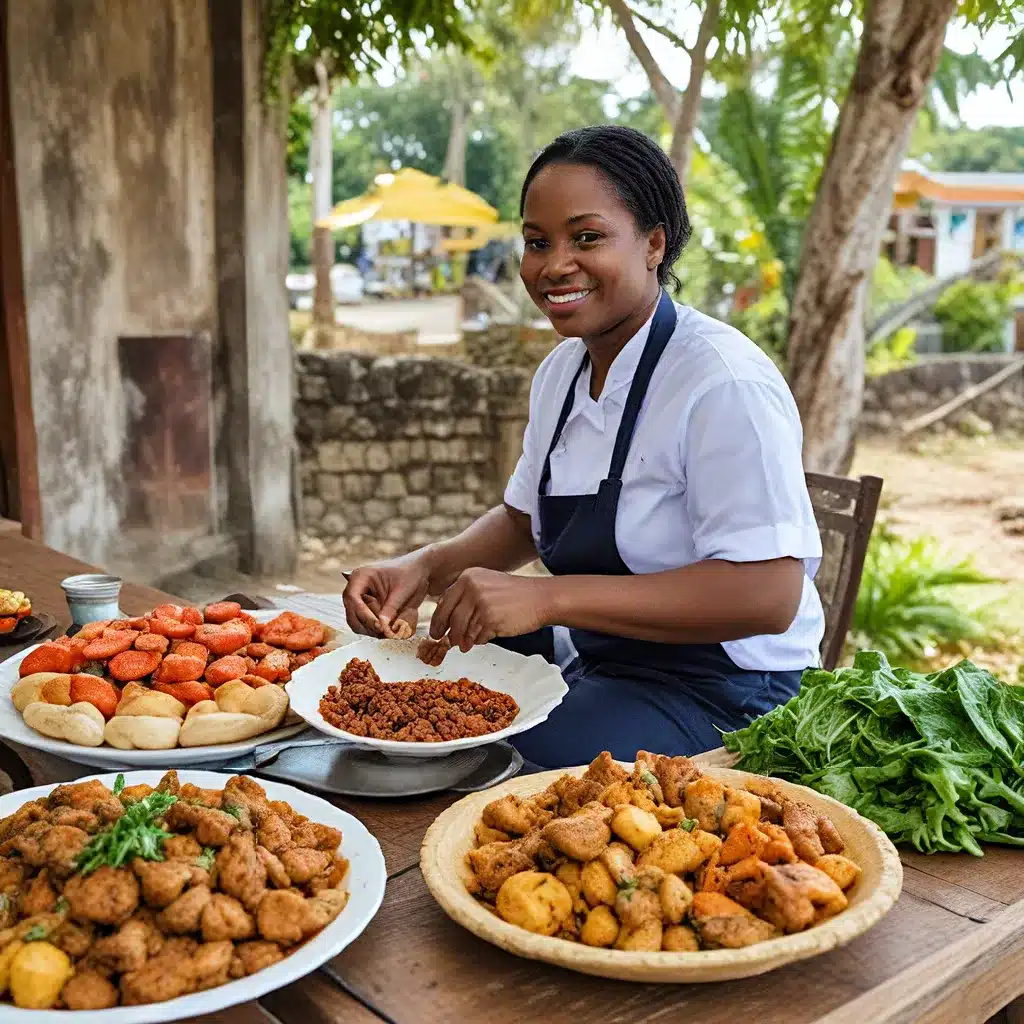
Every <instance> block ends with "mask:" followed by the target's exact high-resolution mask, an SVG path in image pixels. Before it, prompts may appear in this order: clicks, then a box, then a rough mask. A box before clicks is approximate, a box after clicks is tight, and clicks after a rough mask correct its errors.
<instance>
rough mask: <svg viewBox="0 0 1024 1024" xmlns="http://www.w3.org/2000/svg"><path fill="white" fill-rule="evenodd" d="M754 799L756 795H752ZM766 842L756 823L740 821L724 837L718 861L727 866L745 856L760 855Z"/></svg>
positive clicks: (765, 837)
mask: <svg viewBox="0 0 1024 1024" xmlns="http://www.w3.org/2000/svg"><path fill="white" fill-rule="evenodd" d="M754 799H755V800H756V799H757V797H754ZM757 820H759V819H755V821H757ZM767 842H768V839H767V836H765V835H764V834H763V833H762V832H761V830H760V829H759V828H758V827H757V825H752V824H751V823H750V822H749V821H741V822H740V823H739V824H737V825H734V826H733V827H732V828H731V829H730V830H729V834H728V835H727V836H726V837H725V842H723V843H722V849H721V852H720V853H719V857H718V861H719V863H720V864H722V865H724V866H726V867H728V866H729V865H730V864H736V863H738V862H739V861H741V860H744V859H745V858H747V857H755V858H756V857H760V855H761V851H762V850H763V849H764V848H765V846H766V845H767Z"/></svg>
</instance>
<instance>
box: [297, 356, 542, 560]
mask: <svg viewBox="0 0 1024 1024" xmlns="http://www.w3.org/2000/svg"><path fill="white" fill-rule="evenodd" d="M296 376H297V380H298V396H297V400H296V408H295V422H296V436H297V439H298V444H299V455H300V477H301V493H302V498H301V518H302V526H303V530H304V531H305V532H307V533H310V534H313V535H317V536H320V537H322V538H325V539H330V540H331V542H332V547H333V549H334V550H335V552H338V551H344V550H346V549H349V548H350V549H353V550H365V549H366V548H367V547H370V548H371V549H373V548H375V549H376V550H377V551H378V552H379V553H381V554H385V553H390V552H394V551H399V550H407V549H410V548H412V547H417V546H419V545H421V544H426V543H429V542H431V541H434V540H439V539H442V538H445V537H449V536H451V535H453V534H454V533H457V532H458V531H459V530H461V529H463V528H464V527H465V526H467V525H468V524H469V523H470V522H472V520H473V519H475V518H476V517H477V516H478V515H480V514H481V513H482V512H485V511H486V510H487V509H488V508H490V507H492V506H493V505H495V504H496V503H497V502H499V501H500V500H501V495H502V492H503V490H504V486H505V483H506V481H507V479H508V476H509V474H510V473H511V471H512V469H513V468H514V466H515V462H516V460H517V459H518V457H519V453H520V451H521V448H522V436H523V430H524V428H525V425H526V418H527V414H528V408H529V387H530V375H529V374H528V373H526V372H524V371H522V370H517V369H506V370H501V369H499V370H485V369H481V368H478V367H473V366H467V365H465V364H463V363H461V362H458V361H455V360H450V359H432V358H427V357H422V356H400V357H383V358H374V357H372V356H369V355H364V354H360V353H352V352H331V353H313V352H301V353H299V354H298V356H297V374H296Z"/></svg>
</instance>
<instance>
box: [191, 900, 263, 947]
mask: <svg viewBox="0 0 1024 1024" xmlns="http://www.w3.org/2000/svg"><path fill="white" fill-rule="evenodd" d="M200 928H201V930H202V933H203V939H204V940H205V941H206V942H221V941H223V940H225V939H227V940H229V941H234V940H237V939H251V938H252V937H253V935H255V934H256V922H255V921H254V920H253V918H252V915H251V914H249V913H248V912H247V911H246V909H245V907H243V906H242V904H241V903H239V902H238V900H236V899H235V898H234V897H233V896H225V895H224V893H222V892H215V893H214V894H213V897H212V898H211V900H210V902H209V903H207V904H206V906H205V907H204V908H203V914H202V917H201V918H200Z"/></svg>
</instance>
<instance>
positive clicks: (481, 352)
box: [462, 324, 562, 375]
mask: <svg viewBox="0 0 1024 1024" xmlns="http://www.w3.org/2000/svg"><path fill="white" fill-rule="evenodd" d="M561 340H562V339H561V338H560V337H559V336H558V335H557V334H556V333H555V332H554V331H553V330H551V329H550V328H543V327H528V326H526V325H523V324H489V325H488V326H487V327H485V328H482V329H479V330H470V329H466V330H463V332H462V347H463V350H464V353H465V359H466V360H467V362H470V363H472V364H473V365H474V366H484V367H490V368H495V367H510V366H515V367H518V368H519V369H522V370H527V371H528V372H529V373H530V374H531V375H532V374H533V372H534V370H536V369H537V367H538V366H540V364H541V362H542V361H543V360H544V358H545V356H547V355H548V353H549V352H551V350H552V349H553V348H554V347H555V346H556V345H557V344H558V343H559V342H560V341H561Z"/></svg>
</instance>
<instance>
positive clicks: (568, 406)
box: [537, 351, 590, 497]
mask: <svg viewBox="0 0 1024 1024" xmlns="http://www.w3.org/2000/svg"><path fill="white" fill-rule="evenodd" d="M589 362H590V356H589V355H588V354H587V352H586V351H584V352H583V361H582V362H581V363H580V366H579V369H578V370H577V371H576V373H575V375H574V376H573V378H572V383H571V384H570V385H569V390H568V391H567V392H566V395H565V401H563V402H562V411H561V412H560V413H559V414H558V422H557V423H556V424H555V430H554V433H553V434H552V435H551V444H549V445H548V452H547V455H545V456H544V468H543V469H542V470H541V473H540V483H539V484H538V486H537V493H538V494H539V495H541V497H543V496H544V495H545V494H546V493H547V489H548V484H549V483H550V482H551V453H552V452H553V451H554V450H555V445H556V444H558V439H559V438H560V437H561V436H562V429H563V428H564V427H565V424H566V421H567V420H568V419H569V413H571V412H572V407H573V403H574V401H575V399H576V384H577V382H578V381H579V379H580V374H581V373H583V371H584V370H585V369H586V368H587V364H588V363H589Z"/></svg>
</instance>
